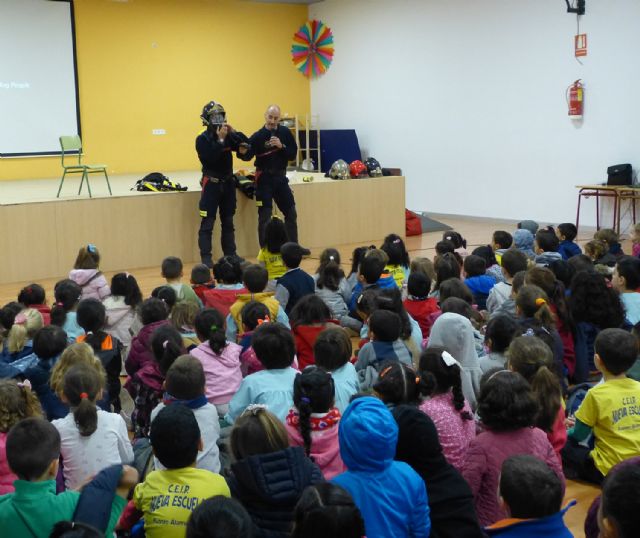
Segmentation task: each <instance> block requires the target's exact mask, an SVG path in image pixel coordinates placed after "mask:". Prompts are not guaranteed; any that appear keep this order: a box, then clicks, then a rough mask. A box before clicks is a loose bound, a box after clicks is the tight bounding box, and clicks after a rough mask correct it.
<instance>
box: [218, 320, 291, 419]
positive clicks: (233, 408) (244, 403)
mask: <svg viewBox="0 0 640 538" xmlns="http://www.w3.org/2000/svg"><path fill="white" fill-rule="evenodd" d="M251 345H252V347H253V350H254V351H255V353H256V356H257V357H258V360H259V361H260V362H261V363H262V365H263V366H264V368H265V369H264V370H261V371H259V372H256V373H255V374H251V375H248V376H247V377H245V378H244V379H243V380H242V383H241V384H240V388H239V389H238V391H237V392H236V393H235V394H234V395H233V398H231V402H229V412H228V413H227V414H226V416H225V420H226V421H227V422H228V423H229V424H233V423H234V422H235V421H236V419H237V418H238V417H239V416H240V414H241V413H242V412H243V411H244V410H245V409H246V408H247V407H248V406H249V405H251V404H264V405H266V406H267V408H268V409H269V411H271V412H272V413H273V414H274V415H276V416H277V417H278V418H279V419H280V420H282V421H284V419H285V418H286V416H287V413H288V412H289V409H291V406H292V405H293V381H294V379H295V377H296V375H297V374H298V372H297V371H296V370H294V369H293V368H292V367H291V365H292V363H293V359H294V357H295V342H294V340H293V335H292V334H291V331H289V329H287V328H286V327H285V326H284V325H281V324H280V323H273V322H269V323H263V324H261V325H259V326H258V328H257V329H256V330H255V332H254V333H253V337H252V339H251Z"/></svg>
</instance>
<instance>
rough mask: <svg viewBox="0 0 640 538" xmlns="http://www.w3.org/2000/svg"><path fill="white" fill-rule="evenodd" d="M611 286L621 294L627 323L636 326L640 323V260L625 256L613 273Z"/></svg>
mask: <svg viewBox="0 0 640 538" xmlns="http://www.w3.org/2000/svg"><path fill="white" fill-rule="evenodd" d="M611 284H612V285H613V287H614V288H615V289H616V290H618V292H619V293H620V300H621V301H622V305H623V306H624V312H625V321H626V322H627V323H628V324H629V325H635V324H636V323H638V322H639V321H640V292H638V289H639V288H640V259H638V258H634V257H632V256H623V257H622V258H620V259H619V260H618V263H617V264H616V268H615V270H614V271H613V278H612V279H611Z"/></svg>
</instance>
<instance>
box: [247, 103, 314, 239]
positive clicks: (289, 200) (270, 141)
mask: <svg viewBox="0 0 640 538" xmlns="http://www.w3.org/2000/svg"><path fill="white" fill-rule="evenodd" d="M264 119H265V124H264V127H262V129H260V130H259V131H257V132H255V133H254V134H253V135H252V136H251V138H250V139H249V142H250V144H251V149H250V151H249V152H248V153H247V154H245V155H244V156H242V157H241V158H242V159H244V160H250V159H251V158H253V157H255V158H256V162H255V166H256V205H257V206H258V239H259V241H260V246H261V247H264V245H265V242H264V229H265V227H266V225H267V222H269V219H271V213H272V210H273V202H274V201H275V203H276V205H277V206H278V209H280V211H282V214H283V215H284V224H285V227H286V229H287V235H288V236H289V241H292V242H294V243H297V242H298V215H297V213H296V202H295V200H294V198H293V192H291V188H290V187H289V180H288V179H287V175H286V172H287V163H288V162H289V161H291V160H293V159H295V157H296V153H297V151H298V146H297V145H296V141H295V139H294V138H293V135H292V134H291V131H289V129H287V128H286V127H283V126H281V125H280V107H279V106H278V105H271V106H269V108H267V111H266V112H265V114H264ZM305 250H306V249H305Z"/></svg>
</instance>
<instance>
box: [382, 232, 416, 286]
mask: <svg viewBox="0 0 640 538" xmlns="http://www.w3.org/2000/svg"><path fill="white" fill-rule="evenodd" d="M380 250H383V251H384V252H386V253H387V256H389V261H388V262H387V266H386V267H385V271H386V272H387V273H389V274H390V275H391V276H392V277H393V280H395V283H396V285H397V286H398V288H400V289H403V288H404V287H405V285H406V283H407V278H408V277H409V265H410V261H409V253H408V252H407V248H406V247H405V245H404V241H403V240H402V238H401V237H400V236H399V235H397V234H389V235H388V236H387V237H385V238H384V243H382V246H381V247H380Z"/></svg>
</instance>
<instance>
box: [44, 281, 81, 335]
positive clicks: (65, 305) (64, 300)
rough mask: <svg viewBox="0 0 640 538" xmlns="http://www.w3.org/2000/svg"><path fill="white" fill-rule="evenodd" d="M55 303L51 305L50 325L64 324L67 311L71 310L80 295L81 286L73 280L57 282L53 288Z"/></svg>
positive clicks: (60, 325)
mask: <svg viewBox="0 0 640 538" xmlns="http://www.w3.org/2000/svg"><path fill="white" fill-rule="evenodd" d="M53 294H54V297H55V300H56V302H55V304H54V305H53V306H52V307H51V325H57V326H58V327H62V326H64V323H65V321H66V320H67V312H69V311H71V310H72V309H73V307H74V306H76V304H78V301H79V300H80V296H81V295H82V288H81V287H80V286H79V285H78V284H76V283H75V282H74V281H73V280H70V279H66V280H61V281H60V282H58V283H57V284H56V286H55V288H54V290H53Z"/></svg>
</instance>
